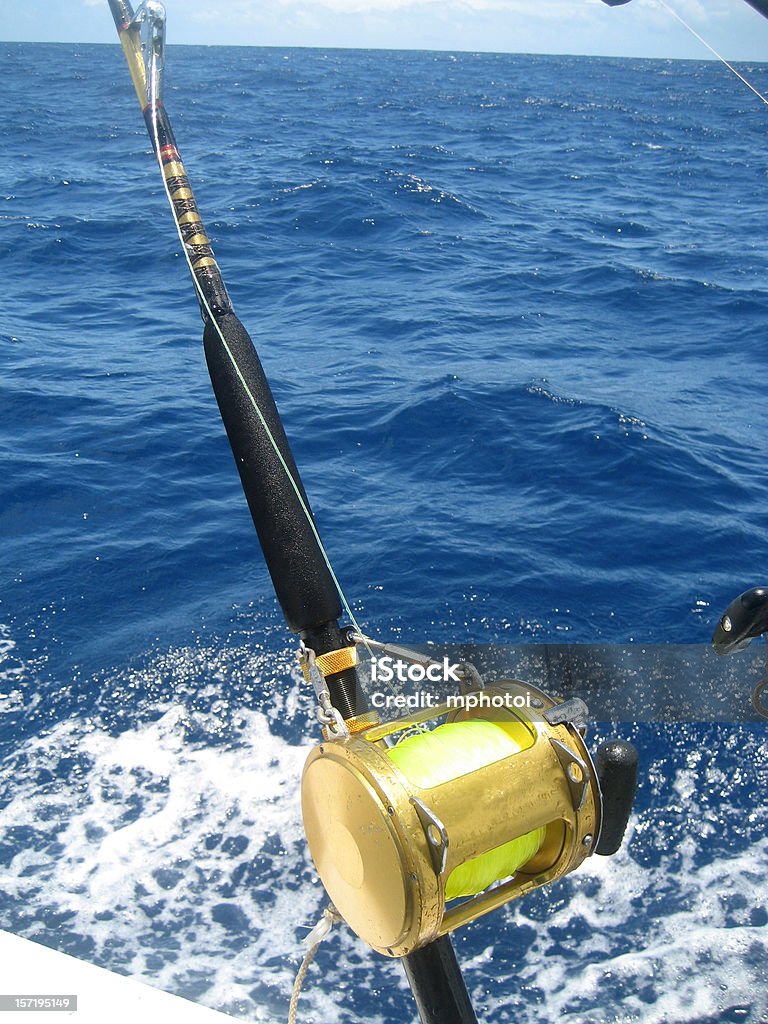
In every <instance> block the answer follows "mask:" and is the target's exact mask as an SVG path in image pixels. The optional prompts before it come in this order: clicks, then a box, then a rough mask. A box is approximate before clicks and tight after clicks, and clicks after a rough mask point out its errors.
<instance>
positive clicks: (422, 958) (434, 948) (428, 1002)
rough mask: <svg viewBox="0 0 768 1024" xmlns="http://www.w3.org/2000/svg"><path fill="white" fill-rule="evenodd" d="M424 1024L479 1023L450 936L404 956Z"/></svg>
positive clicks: (406, 972) (407, 975) (406, 973)
mask: <svg viewBox="0 0 768 1024" xmlns="http://www.w3.org/2000/svg"><path fill="white" fill-rule="evenodd" d="M403 967H404V968H405V975H406V977H407V978H408V983H409V984H410V986H411V991H412V992H413V998H414V999H415V1000H416V1006H417V1007H418V1010H419V1015H420V1016H421V1020H422V1024H477V1017H476V1016H475V1011H474V1010H473V1009H472V1003H471V1002H470V999H469V994H468V992H467V987H466V985H465V984H464V979H463V978H462V976H461V968H460V967H459V962H458V960H457V959H456V953H455V952H454V949H453V945H452V944H451V940H450V937H449V936H448V935H443V936H441V937H440V938H439V939H435V940H434V942H430V943H429V945H427V946H422V948H421V949H417V950H415V951H414V952H413V953H409V954H408V955H407V956H404V957H403Z"/></svg>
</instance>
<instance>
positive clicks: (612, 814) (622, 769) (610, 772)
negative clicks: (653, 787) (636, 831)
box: [595, 740, 639, 857]
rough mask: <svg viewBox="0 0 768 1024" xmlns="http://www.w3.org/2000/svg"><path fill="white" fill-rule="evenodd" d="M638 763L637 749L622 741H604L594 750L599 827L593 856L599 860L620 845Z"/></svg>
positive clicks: (632, 795)
mask: <svg viewBox="0 0 768 1024" xmlns="http://www.w3.org/2000/svg"><path fill="white" fill-rule="evenodd" d="M638 760H639V758H638V754H637V750H636V749H635V747H633V746H632V744H631V743H627V742H626V740H608V741H607V742H605V743H601V744H600V746H599V747H598V748H597V757H596V764H595V767H596V769H597V777H598V779H599V781H600V791H601V793H602V796H603V825H602V828H601V829H600V838H599V839H598V841H597V846H596V847H595V853H598V854H600V856H601V857H610V856H611V854H613V853H616V851H617V850H618V849H619V847H620V846H621V841H622V839H623V838H624V833H625V832H626V830H627V823H628V821H629V816H630V814H631V813H632V805H633V804H634V802H635V793H636V792H637V765H638Z"/></svg>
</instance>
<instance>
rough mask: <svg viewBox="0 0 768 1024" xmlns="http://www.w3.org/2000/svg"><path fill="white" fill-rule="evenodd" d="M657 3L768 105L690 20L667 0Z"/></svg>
mask: <svg viewBox="0 0 768 1024" xmlns="http://www.w3.org/2000/svg"><path fill="white" fill-rule="evenodd" d="M657 3H658V4H659V5H660V6H661V7H663V8H664V10H666V11H669V13H670V14H671V15H672V17H673V18H676V19H677V20H678V21H679V22H680V24H681V25H682V26H683V28H686V29H688V31H689V32H690V33H691V35H692V36H694V37H695V38H696V39H698V41H699V42H700V43H701V44H702V46H706V48H707V49H708V50H709V52H710V53H713V54H714V55H715V57H717V59H718V60H719V61H722V63H723V64H725V66H726V67H727V68H728V70H729V71H731V72H732V73H733V74H734V75H736V77H737V78H738V79H739V81H740V82H743V83H744V85H746V87H747V88H748V89H751V90H752V92H753V93H754V94H755V96H757V97H758V99H761V100H762V101H763V103H765V105H766V106H768V99H766V98H765V96H763V94H762V93H761V92H760V90H759V89H756V88H755V87H754V85H752V83H751V82H748V81H747V79H746V78H745V77H744V75H742V74H741V72H739V71H737V70H736V68H735V67H734V66H733V64H729V63H728V61H727V60H726V59H725V57H723V55H722V54H721V53H718V52H717V50H716V49H715V48H714V46H711V45H710V44H709V43H708V42H707V40H706V39H704V38H703V36H700V35H699V33H698V32H697V31H696V29H695V28H692V27H691V26H690V25H689V24H688V22H687V21H685V20H684V19H683V18H682V17H681V16H680V15H679V14H678V13H677V11H675V10H673V9H672V8H671V7H670V6H669V4H668V3H666V2H665V0H657Z"/></svg>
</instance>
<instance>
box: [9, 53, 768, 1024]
mask: <svg viewBox="0 0 768 1024" xmlns="http://www.w3.org/2000/svg"><path fill="white" fill-rule="evenodd" d="M0 48H1V49H2V56H3V68H4V74H3V78H2V84H0V95H2V99H3V102H2V110H1V111H0V121H1V122H2V131H3V140H4V145H3V148H2V152H0V252H1V253H2V261H3V274H2V282H3V290H2V294H1V295H0V345H2V356H3V360H2V362H3V368H2V371H0V409H2V414H1V415H0V458H1V459H2V472H1V473H0V524H1V533H0V536H2V545H1V546H0V574H1V575H0V579H1V580H2V587H1V588H0V756H1V758H2V760H1V761H0V927H2V928H4V929H6V930H10V931H12V932H16V933H18V934H20V935H24V936H27V937H29V938H34V939H37V940H39V941H41V942H43V943H46V944H48V945H50V946H54V947H56V948H58V949H61V950H64V951H66V952H69V953H73V954H75V955H77V956H80V957H83V958H85V959H88V960H90V961H92V962H94V963H98V964H101V965H103V966H106V967H108V968H110V969H112V970H115V971H118V972H121V973H124V974H129V975H132V976H134V977H137V978H139V979H141V980H144V981H147V982H149V983H150V984H154V985H158V986H160V987H163V988H166V989H168V990H169V991H174V992H177V993H180V994H182V995H185V996H187V997H189V998H192V999H195V1000H197V1001H199V1002H202V1003H205V1004H207V1005H209V1006H214V1007H217V1008H219V1009H223V1010H225V1011H227V1012H229V1013H231V1014H233V1015H234V1016H236V1017H239V1018H242V1019H243V1020H249V1021H277V1020H282V1019H284V1018H285V1016H286V1013H287V1006H288V999H289V995H290V989H291V985H292V981H293V977H294V975H295V972H296V969H297V966H298V963H299V961H300V959H301V955H302V949H301V940H302V939H303V937H304V935H305V934H306V933H307V931H308V930H309V928H311V926H312V925H313V924H314V923H315V921H316V920H317V918H318V916H319V914H320V911H321V908H322V907H323V906H324V896H323V892H322V889H321V886H320V884H319V882H318V880H317V877H316V874H315V871H314V867H313V865H312V862H311V859H310V858H309V855H308V853H307V850H306V846H305V842H304V838H303V832H302V827H301V820H300V809H299V777H300V774H301V767H302V764H303V762H304V759H305V758H306V755H307V752H308V749H309V747H310V745H311V744H312V743H313V742H315V741H316V740H317V739H318V733H317V728H316V725H315V724H314V722H313V717H312V716H313V711H312V700H311V699H310V695H309V694H308V692H307V689H306V686H305V685H304V683H303V682H302V681H301V679H300V675H299V673H298V670H297V664H296V657H295V649H296V640H295V638H294V637H292V636H291V635H290V634H289V633H288V631H287V629H286V628H285V626H284V624H283V622H282V620H281V615H280V611H279V608H278V605H277V603H276V600H275V598H274V595H273V593H272V591H271V585H270V582H269V577H268V575H267V573H266V570H265V568H264V565H263V562H262V559H261V555H260V552H259V550H258V544H257V540H256V536H255V533H254V531H253V528H252V524H251V521H250V517H249V515H248V510H247V507H246V505H245V501H244V499H243V497H242V493H241V491H240V485H239V481H238V478H237V474H236V471H235V467H234V463H233V460H232V456H231V453H230V451H229V448H228V444H227V440H226V437H225V434H224V431H223V428H222V426H221V423H220V421H219V418H218V412H217V409H216V405H215V401H214V399H213V396H212V393H211V390H210V385H209V382H208V379H207V374H206V369H205V365H204V360H203V355H202V348H201V333H202V332H201V323H200V318H199V314H198V310H197V305H196V302H195V298H194V293H193V289H192V285H191V282H190V280H189V279H188V274H187V270H186V265H185V262H184V259H183V257H182V255H181V253H180V250H179V243H178V240H177V237H176V234H175V231H174V228H173V224H172V220H171V215H170V211H169V210H168V208H167V204H166V199H165V195H164V193H163V190H162V184H161V180H160V175H159V172H158V169H157V166H156V164H155V163H154V161H153V159H152V157H151V155H150V146H149V141H148V138H147V135H146V131H145V128H144V125H143V122H142V118H141V115H140V113H139V110H138V107H137V105H136V101H135V97H134V95H133V91H132V88H131V85H130V80H129V77H128V74H127V70H126V68H125V66H124V60H123V57H122V53H121V51H120V48H119V46H117V45H115V46H79V47H78V46H69V45H42V44H40V45H38V44H34V45H31V44H8V43H3V44H0ZM742 70H744V71H745V73H746V74H748V76H749V77H750V79H751V80H752V81H753V82H754V84H755V85H756V86H757V87H758V88H762V89H763V90H764V91H765V90H766V89H768V65H755V66H752V67H748V68H746V69H742ZM165 90H166V105H167V108H168V110H169V114H170V117H171V119H172V122H173V124H174V127H175V131H176V135H177V139H178V143H179V147H180V150H181V152H182V155H183V157H184V159H185V164H186V167H187V170H188V172H189V175H190V178H191V180H192V184H193V187H194V188H195V193H196V195H197V199H198V202H199V205H200V208H201V211H202V213H203V218H204V220H205V222H206V224H207V226H208V229H209V232H210V234H211V236H212V239H213V242H214V248H215V250H216V253H217V256H218V258H219V261H220V263H221V266H222V270H223V273H224V277H225V280H226V281H227V284H228V287H229V290H230V293H231V295H232V298H233V302H234V305H235V309H236V310H237V312H238V314H239V316H240V317H241V319H242V320H243V322H244V323H245V324H246V326H247V327H248V329H249V330H250V332H251V334H252V337H253V338H254V341H255V343H256V346H257V348H258V349H259V351H260V354H261V356H262V360H263V363H264V366H265V369H266V372H267V375H268V377H269V379H270V381H271V383H272V386H273V390H274V393H275V396H276V400H277V403H278V406H279V408H280V410H281V413H282V415H283V418H284V421H285V425H286V430H287V432H288V435H289V437H290V438H291V442H292V445H293V448H294V453H295V455H296V459H297V462H298V464H299V466H300V468H301V471H302V475H303V479H304V483H305V485H306V488H307V491H308V493H309V495H310V498H311V501H312V504H313V508H314V511H315V514H316V518H317V522H318V525H319V528H320V531H321V533H322V536H323V538H324V541H325V544H326V546H327V549H328V551H329V554H330V557H331V560H332V562H333V565H334V568H335V570H336V573H337V575H338V577H339V579H340V581H341V583H342V586H343V588H344V591H345V593H346V594H347V596H348V599H349V601H350V603H351V606H352V608H353V609H354V612H355V616H356V618H357V619H358V621H359V622H360V623H361V625H362V626H363V628H364V629H365V630H366V631H367V632H368V633H369V634H371V635H373V636H376V637H378V638H381V639H391V640H395V641H398V642H401V643H405V642H410V643H414V644H424V643H428V642H434V643H435V644H438V645H439V644H476V645H477V644H480V645H485V644H500V643H504V644H512V645H519V644H527V643H530V644H559V645H562V644H582V645H613V644H617V645H640V647H641V648H642V645H655V647H656V648H657V649H658V647H659V645H680V644H684V645H692V647H697V648H701V649H702V650H703V649H704V648H705V647H706V645H707V644H708V643H709V638H710V637H711V634H712V630H713V628H714V626H715V624H716V622H717V620H718V618H719V616H720V614H721V612H722V610H723V609H724V608H725V606H726V605H727V604H728V603H729V602H730V601H731V600H732V599H733V598H734V597H735V596H736V595H737V594H739V593H740V592H741V591H743V590H746V589H747V588H749V587H752V586H755V585H757V584H761V583H763V584H764V583H765V582H766V577H765V573H766V571H768V514H767V512H766V510H767V509H768V473H766V449H767V448H768V425H767V423H766V417H765V415H764V410H765V380H766V371H767V370H768V347H767V346H766V344H765V330H766V324H767V323H768V284H767V283H766V282H767V279H768V245H767V244H766V242H767V237H766V185H767V184H768V181H767V168H768V155H767V154H768V150H767V146H766V138H767V137H768V136H767V135H766V116H767V115H766V111H765V108H764V107H763V106H762V105H761V104H760V103H759V102H758V101H757V100H756V98H755V97H754V96H753V95H752V94H751V93H750V92H749V91H748V90H746V89H745V88H744V86H743V85H742V84H741V83H739V82H738V81H737V80H735V79H734V78H732V77H731V76H729V75H728V74H727V72H726V71H725V70H724V69H722V68H721V66H719V65H718V64H717V63H715V62H709V61H703V62H691V61H687V62H682V61H677V62H676V61H651V60H645V61H642V60H626V59H622V60H619V59H616V60H613V59H604V58H603V59H598V58H584V57H548V56H526V55H514V54H474V53H426V52H384V51H378V52H377V51H341V50H329V51H321V50H301V49H293V50H291V49H285V50H283V49H249V48H217V47H209V48H208V47H199V48H197V47H173V46H171V47H169V52H168V62H167V70H166V82H165ZM734 657H735V658H743V657H746V655H734ZM759 657H762V654H761V653H760V650H759V649H758V658H759ZM745 664H746V662H745ZM577 688H578V687H577ZM609 735H619V736H621V737H622V738H627V739H631V740H632V741H633V742H634V743H635V744H636V745H637V746H638V749H639V751H640V757H641V770H640V789H639V793H638V798H637V802H636V807H635V812H634V814H633V817H632V820H631V823H630V828H629V831H628V840H627V842H626V844H625V847H624V848H623V850H622V851H621V852H620V853H619V854H618V855H617V856H615V857H613V858H609V859H600V858H597V857H593V858H590V859H589V860H588V861H587V862H586V864H585V865H584V866H583V867H582V868H581V869H580V870H579V871H578V872H576V873H574V874H573V875H571V876H569V877H568V878H566V879H564V880H563V881H561V882H559V883H557V884H556V885H554V886H552V887H551V888H549V889H546V890H542V891H540V892H538V893H536V894H535V895H532V896H530V897H528V898H527V899H525V900H523V901H520V902H518V903H516V904H512V905H510V906H508V907H506V908H504V909H502V910H500V911H497V912H495V913H494V914H493V915H490V916H488V917H485V918H483V919H482V920H481V921H479V922H477V923H475V924H473V925H470V926H468V927H467V928H465V929H464V930H463V931H461V932H459V933H457V934H456V937H455V942H456V948H457V952H458V955H459V959H460V961H461V962H462V965H463V967H464V971H465V977H466V981H467V985H468V987H469V990H470V993H471V995H472V997H473V999H474V1002H475V1005H476V1010H477V1013H478V1016H479V1018H480V1019H481V1020H482V1021H485V1022H487V1024H491V1022H493V1024H502V1022H507V1021H515V1022H516V1024H533V1022H534V1021H537V1022H538V1021H541V1020H554V1019H557V1020H558V1021H561V1022H563V1024H714V1022H731V1021H738V1022H742V1021H743V1022H749V1024H754V1022H765V1021H768V995H767V994H766V993H767V992H768V927H767V925H768V903H766V892H767V890H766V884H765V879H766V869H767V868H768V838H767V837H766V821H767V820H768V809H767V806H766V785H768V767H767V765H768V742H766V730H765V723H764V722H762V721H749V720H745V719H744V718H743V716H741V717H740V716H739V715H737V714H734V721H733V722H727V721H726V722H723V721H719V722H710V721H707V720H702V721H675V720H674V715H673V716H671V719H670V720H666V719H664V720H653V716H647V720H643V721H637V722H635V721H622V722H618V723H616V724H615V726H611V725H610V724H609V723H604V724H599V725H598V726H597V728H596V729H594V730H593V731H592V733H591V735H590V742H591V743H592V744H594V743H596V742H597V741H598V740H600V739H602V738H605V737H606V736H609ZM316 964H317V967H315V968H313V969H312V970H311V971H310V973H309V977H308V979H307V983H306V989H305V992H304V994H303V995H302V1002H301V1004H300V1007H301V1008H300V1013H301V1019H303V1020H304V1021H306V1022H308V1024H309V1022H311V1021H315V1022H318V1021H323V1022H338V1024H352V1022H358V1021H361V1020H366V1021H369V1022H371V1024H396V1022H397V1024H399V1022H402V1021H411V1020H413V1019H414V1017H415V1010H414V1008H413V1004H412V1001H411V996H410V993H409V991H408V988H407V986H406V983H405V980H404V977H403V973H402V970H401V968H400V966H399V965H398V964H397V963H395V962H391V961H389V960H384V959H382V958H380V957H378V956H376V955H374V954H373V953H370V952H369V951H368V950H367V949H366V948H365V947H364V946H363V945H362V944H361V943H360V942H359V941H358V940H357V939H356V938H355V937H354V936H353V935H352V934H351V933H349V932H348V931H346V930H344V929H343V928H341V929H338V930H336V931H335V932H334V933H333V934H332V936H331V937H330V938H329V939H328V940H327V942H326V943H325V944H324V945H323V947H322V948H321V950H320V952H319V953H318V957H317V961H316Z"/></svg>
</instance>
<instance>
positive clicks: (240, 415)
mask: <svg viewBox="0 0 768 1024" xmlns="http://www.w3.org/2000/svg"><path fill="white" fill-rule="evenodd" d="M217 323H218V328H219V329H218V330H217V327H216V325H215V324H214V323H213V322H212V321H211V320H210V319H208V320H207V321H206V324H205V331H204V334H203V345H204V348H205V358H206V361H207V363H208V372H209V373H210V375H211V383H212V384H213V390H214V393H215V395H216V401H217V402H218V404H219V411H220V412H221V418H222V419H223V421H224V426H225V427H226V431H227V436H228V438H229V443H230V444H231V446H232V452H233V454H234V456H235V463H236V464H237V469H238V471H239V473H240V480H241V482H242V485H243V490H244V491H245V497H246V499H247V501H248V507H249V508H250V510H251V516H252V517H253V522H254V525H255V527H256V531H257V533H258V535H259V541H260V543H261V548H262V551H263V552H264V560H265V561H266V563H267V568H268V569H269V574H270V576H271V577H272V583H273V585H274V588H275V593H276V594H277V598H278V601H279V602H280V605H281V607H282V609H283V614H284V615H285V619H286V622H287V623H288V626H289V628H290V629H291V630H293V631H294V632H296V633H300V632H303V631H306V630H312V629H317V628H318V627H320V626H322V625H324V624H325V623H328V622H335V621H336V620H337V619H338V618H339V617H340V615H341V602H340V600H339V595H338V592H337V590H336V586H335V585H334V582H333V578H332V576H331V574H330V572H329V570H328V566H327V565H326V563H325V560H324V559H323V556H322V553H321V551H320V547H319V545H318V542H317V539H316V538H315V535H314V533H313V532H312V529H311V527H310V525H309V522H308V521H307V517H306V515H305V512H304V509H303V508H302V507H301V502H300V501H299V498H298V497H297V495H296V492H295V490H294V488H293V486H292V485H291V482H290V480H289V478H288V475H287V473H286V471H285V468H284V467H283V465H282V464H281V462H280V459H279V458H278V456H277V454H276V452H275V449H274V447H273V445H272V443H271V442H270V440H269V437H268V435H267V432H266V430H265V429H264V425H263V424H262V422H261V420H260V418H259V415H258V413H257V412H256V410H255V408H254V406H253V402H252V401H251V398H250V397H249V394H248V392H250V395H251V396H252V397H253V399H254V400H255V402H256V404H257V405H258V407H259V409H260V410H261V413H262V415H263V417H264V420H265V422H266V423H267V425H268V427H269V431H270V432H271V434H272V437H273V438H274V440H275V442H276V444H277V446H278V448H279V450H280V453H281V454H282V457H283V459H284V460H285V463H286V465H287V467H288V469H289V470H290V473H291V475H292V477H293V479H294V481H295V482H296V483H297V485H298V488H299V491H300V493H301V497H302V499H303V501H304V504H305V507H306V508H307V509H309V502H308V501H307V497H306V494H305V492H304V488H303V485H302V483H301V480H300V479H299V473H298V470H297V469H296V463H295V462H294V460H293V455H292V454H291V449H290V447H289V445H288V439H287V438H286V436H285V431H284V430H283V425H282V423H281V422H280V416H279V415H278V412H277V407H276V406H275V400H274V398H273V397H272V392H271V390H270V387H269V384H268V383H267V378H266V377H265V375H264V370H263V369H262V366H261V362H260V360H259V357H258V355H257V354H256V349H255V348H254V347H253V342H252V341H251V339H250V337H249V335H248V332H247V331H246V329H245V328H244V327H243V325H242V323H241V322H240V320H238V318H237V317H236V316H235V315H234V313H229V314H226V315H224V316H222V317H219V319H218V321H217ZM219 330H220V331H221V335H223V337H224V340H225V342H226V344H224V342H222V338H221V336H220V334H219ZM227 349H229V353H231V356H232V358H230V354H229V353H228V352H227ZM233 358H234V362H235V363H236V364H237V367H238V368H239V370H240V374H241V375H242V378H243V380H244V381H245V384H246V385H247V391H246V387H245V386H244V384H243V380H241V379H240V376H238V373H237V371H236V370H235V366H234V365H233Z"/></svg>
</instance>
